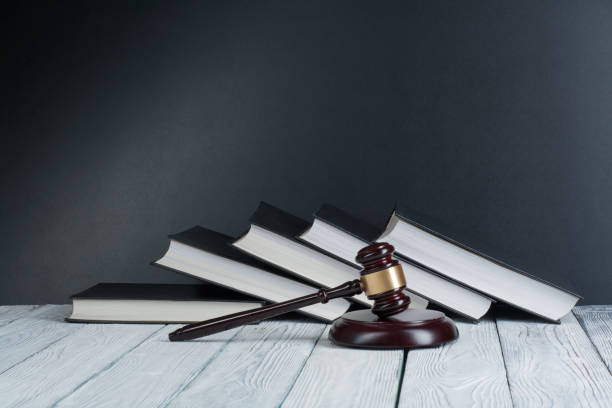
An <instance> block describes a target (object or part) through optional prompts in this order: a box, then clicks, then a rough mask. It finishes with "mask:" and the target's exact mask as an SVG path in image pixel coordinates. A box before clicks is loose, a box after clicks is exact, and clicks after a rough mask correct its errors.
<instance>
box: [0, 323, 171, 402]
mask: <svg viewBox="0 0 612 408" xmlns="http://www.w3.org/2000/svg"><path fill="white" fill-rule="evenodd" d="M64 324H65V325H67V326H69V324H67V323H64ZM160 327H162V326H159V325H144V324H142V325H118V324H117V325H116V324H90V325H87V326H85V327H83V328H82V329H81V330H78V331H76V332H75V333H73V334H71V335H69V336H66V337H64V338H62V339H61V340H59V341H57V342H56V343H54V344H52V345H50V346H49V347H46V348H45V349H43V350H41V351H40V352H38V353H36V354H35V355H33V356H32V357H30V358H28V359H27V360H25V361H24V362H22V363H21V364H18V365H16V366H14V367H13V368H11V369H10V370H7V371H6V372H4V373H3V374H2V375H1V376H0V406H3V407H6V406H11V407H17V406H19V407H42V406H49V405H52V404H53V403H55V402H56V401H58V400H59V399H61V398H62V397H64V396H66V395H67V394H69V393H71V392H72V391H73V390H74V389H76V388H77V387H79V386H80V385H81V384H83V383H84V382H86V381H87V380H89V379H90V378H91V377H93V376H94V375H96V374H97V373H98V372H100V371H101V370H103V369H104V368H108V367H109V366H110V365H112V364H113V362H115V361H116V360H118V359H120V358H121V357H122V356H123V354H124V353H126V352H128V351H130V350H131V349H133V348H134V347H135V346H137V345H138V344H139V343H141V342H142V341H143V340H145V339H146V338H147V337H149V336H151V334H153V333H154V332H156V331H157V330H159V329H160Z"/></svg>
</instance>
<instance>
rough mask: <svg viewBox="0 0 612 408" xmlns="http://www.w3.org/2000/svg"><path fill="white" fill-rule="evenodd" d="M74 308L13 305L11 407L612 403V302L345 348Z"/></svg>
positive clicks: (8, 375)
mask: <svg viewBox="0 0 612 408" xmlns="http://www.w3.org/2000/svg"><path fill="white" fill-rule="evenodd" d="M69 312H70V306H68V305H59V306H58V305H45V306H0V406H1V407H12V406H29V407H46V406H54V407H55V406H58V407H87V406H94V407H124V406H125V407H130V408H132V407H154V406H162V407H166V406H169V407H179V406H184V407H195V406H201V407H234V406H239V407H258V408H259V407H273V406H274V407H275V406H283V407H294V406H298V407H315V406H325V407H334V408H336V407H394V406H401V407H427V406H432V407H464V406H466V407H467V406H486V407H510V406H516V407H579V406H601V407H612V375H610V369H611V367H612V345H611V343H612V306H583V307H578V308H576V309H575V310H574V312H573V314H571V313H570V314H569V315H567V316H566V317H565V318H563V320H562V324H559V325H556V324H547V323H543V322H541V321H537V320H525V318H526V317H525V315H521V318H516V317H512V316H511V315H509V314H505V313H497V315H496V316H494V317H493V318H488V319H485V320H483V321H481V322H480V323H479V324H473V323H469V322H465V321H457V324H458V326H459V332H460V338H459V339H458V340H457V341H455V342H453V343H451V344H448V345H446V346H443V347H439V348H435V349H422V350H413V351H408V352H403V351H401V350H392V351H369V350H355V349H347V348H339V347H335V346H333V345H332V344H330V342H329V340H328V339H327V332H328V326H326V325H324V324H320V323H314V322H312V321H287V320H284V321H272V322H263V323H260V324H259V325H252V326H246V327H242V328H239V329H234V330H232V331H229V332H226V333H220V334H218V335H215V336H212V337H209V338H206V339H201V340H196V341H191V342H183V343H170V342H169V341H168V340H167V334H168V333H169V332H170V331H172V330H174V329H176V328H177V327H178V326H177V325H168V326H166V325H123V324H121V325H120V324H74V323H66V322H64V318H65V317H66V316H67V315H68V314H69Z"/></svg>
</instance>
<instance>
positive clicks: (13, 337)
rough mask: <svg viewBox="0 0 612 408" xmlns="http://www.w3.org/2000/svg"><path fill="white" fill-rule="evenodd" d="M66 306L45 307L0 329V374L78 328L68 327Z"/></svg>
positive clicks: (68, 307) (75, 325) (75, 326)
mask: <svg viewBox="0 0 612 408" xmlns="http://www.w3.org/2000/svg"><path fill="white" fill-rule="evenodd" d="M70 310H71V306H69V305H61V306H60V305H47V306H42V307H40V308H37V309H34V310H33V311H32V312H31V313H27V314H25V315H24V316H22V317H21V318H19V319H17V320H15V321H13V322H11V323H9V324H6V325H5V326H2V327H0V356H2V358H0V373H2V372H4V371H6V370H8V369H9V368H11V367H13V366H14V365H15V364H18V363H20V362H21V361H23V360H25V359H27V358H28V357H30V356H31V355H32V354H34V353H36V352H38V351H40V350H42V349H44V348H45V347H48V346H49V345H50V344H52V343H54V342H55V341H58V340H59V339H61V338H63V337H65V336H67V335H68V334H70V333H72V332H74V331H77V330H79V329H80V328H81V327H82V325H80V324H68V323H66V322H64V318H65V317H66V316H67V315H68V314H70Z"/></svg>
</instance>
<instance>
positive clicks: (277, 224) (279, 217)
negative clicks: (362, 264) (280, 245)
mask: <svg viewBox="0 0 612 408" xmlns="http://www.w3.org/2000/svg"><path fill="white" fill-rule="evenodd" d="M249 221H250V223H251V224H252V225H257V226H258V227H261V228H264V229H266V230H268V231H270V232H273V233H275V234H278V235H280V236H282V237H284V238H287V239H290V240H292V241H295V242H297V243H299V244H300V245H303V246H305V247H308V248H310V249H312V250H314V251H317V252H320V253H322V254H324V255H326V256H328V257H330V258H333V259H335V260H336V261H338V262H342V263H343V264H345V265H348V266H350V267H352V268H357V267H356V266H355V265H353V264H352V263H351V262H348V261H347V260H345V259H343V258H340V257H339V256H337V255H336V254H333V253H331V252H327V251H325V250H324V249H321V248H319V247H317V246H315V245H312V244H311V243H309V242H306V241H303V240H300V239H299V236H300V235H302V233H304V232H305V231H306V230H307V229H308V228H310V224H311V223H310V222H308V221H306V220H304V219H302V218H300V217H297V216H295V215H293V214H290V213H288V212H286V211H284V210H281V209H280V208H277V207H274V206H273V205H270V204H268V203H266V202H264V201H262V202H261V203H260V204H259V207H257V210H255V212H254V213H253V215H251V218H249ZM357 269H359V268H357ZM289 272H291V271H289Z"/></svg>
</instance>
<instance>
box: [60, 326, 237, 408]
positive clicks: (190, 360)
mask: <svg viewBox="0 0 612 408" xmlns="http://www.w3.org/2000/svg"><path fill="white" fill-rule="evenodd" d="M179 327H181V326H180V325H172V326H168V327H166V328H164V329H163V330H161V331H160V332H158V333H156V334H155V336H152V337H151V338H149V339H147V340H146V341H145V342H143V343H142V344H140V345H139V346H138V347H136V348H135V349H134V350H132V351H130V352H129V353H128V354H126V355H125V356H124V357H123V358H122V359H120V360H119V361H118V362H117V363H115V364H114V365H113V366H112V367H109V368H108V369H106V370H104V371H103V372H101V373H100V374H99V375H97V376H96V377H95V378H93V379H92V380H90V381H88V382H87V383H85V384H84V385H83V386H82V387H80V388H78V389H77V390H76V391H75V392H74V393H72V394H71V395H69V396H67V397H66V398H65V399H63V400H62V401H60V402H59V403H58V404H57V406H59V407H111V408H114V407H131V408H134V407H152V406H163V405H164V404H166V403H167V402H168V400H169V399H170V398H171V397H172V396H173V395H174V394H175V393H177V392H178V391H180V390H181V389H182V388H183V387H184V386H185V385H186V384H188V383H189V382H190V381H191V380H193V378H194V377H195V376H197V375H198V374H199V373H200V371H201V370H202V369H203V368H204V367H206V365H207V364H208V363H209V362H210V360H211V359H212V358H213V357H214V356H215V355H216V353H218V352H219V350H220V349H222V348H223V347H224V346H225V345H226V343H227V342H228V340H230V339H231V338H232V337H233V336H234V335H235V334H236V333H237V332H238V331H239V330H241V329H240V328H237V329H234V330H230V331H226V332H223V333H218V334H215V335H213V336H209V337H207V338H204V339H198V340H195V341H187V342H174V343H172V342H170V341H169V340H168V333H170V332H171V331H173V330H176V329H177V328H179Z"/></svg>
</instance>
